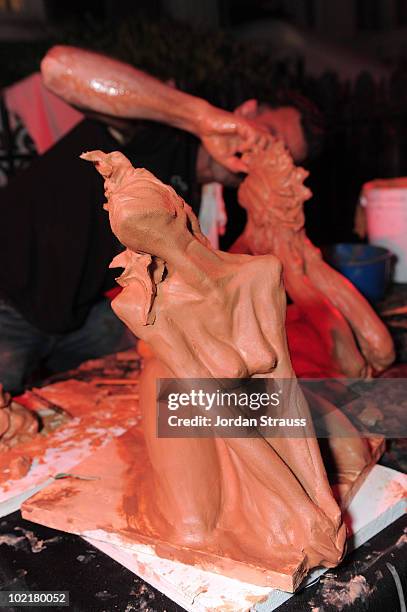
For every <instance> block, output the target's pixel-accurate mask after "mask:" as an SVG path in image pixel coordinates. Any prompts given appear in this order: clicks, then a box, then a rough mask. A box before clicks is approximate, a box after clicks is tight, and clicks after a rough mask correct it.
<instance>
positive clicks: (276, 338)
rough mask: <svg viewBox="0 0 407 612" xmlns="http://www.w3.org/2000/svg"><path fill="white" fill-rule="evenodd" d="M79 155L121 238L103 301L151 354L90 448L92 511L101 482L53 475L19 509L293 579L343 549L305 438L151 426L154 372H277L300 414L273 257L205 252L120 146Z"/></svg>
mask: <svg viewBox="0 0 407 612" xmlns="http://www.w3.org/2000/svg"><path fill="white" fill-rule="evenodd" d="M83 157H84V158H85V159H87V160H89V161H92V162H93V163H94V164H95V166H96V168H97V170H98V171H99V172H100V173H101V174H102V175H103V176H104V178H105V193H106V197H107V204H106V205H105V208H106V209H107V210H108V212H109V217H110V223H111V226H112V230H113V232H114V233H115V234H116V236H117V237H118V238H119V240H120V241H121V242H122V244H124V245H125V246H126V247H127V249H126V251H125V252H123V253H122V254H120V255H119V256H117V257H116V258H115V259H114V260H113V262H112V265H113V266H120V267H123V268H124V271H123V273H122V274H121V276H120V277H119V278H118V282H119V284H120V285H121V286H122V287H123V290H122V292H121V293H120V294H119V295H118V297H116V298H115V300H114V301H113V309H114V310H115V312H116V313H117V314H118V316H119V317H120V318H121V319H122V320H123V321H124V322H125V323H126V324H127V325H128V326H129V328H130V329H131V330H132V331H133V332H134V333H135V335H136V336H137V337H139V338H141V339H142V340H143V341H145V342H146V343H147V345H148V346H149V347H150V349H151V351H152V356H151V357H150V358H146V359H145V367H144V370H143V372H142V375H141V378H140V385H139V394H140V409H141V411H142V415H143V436H142V437H141V439H140V436H139V434H137V436H138V437H137V436H135V438H134V439H131V438H130V439H129V437H128V436H127V437H126V436H125V437H123V438H121V440H120V441H119V442H114V443H113V444H112V445H110V446H109V449H110V451H109V452H111V453H112V457H109V458H105V459H104V460H102V458H101V457H100V458H99V460H96V459H95V462H96V463H95V466H94V469H95V470H96V474H98V473H99V474H100V470H102V472H103V471H104V470H103V469H102V468H101V466H102V463H103V461H107V465H108V467H107V468H106V470H105V471H104V472H105V473H106V474H108V473H110V472H111V473H113V471H114V470H118V472H120V474H118V475H117V477H116V476H115V478H114V482H115V485H114V491H113V492H112V498H111V500H108V499H105V503H104V504H102V510H100V512H102V514H101V515H100V516H99V518H97V515H95V506H94V504H95V496H94V495H93V494H92V495H88V496H86V494H83V492H84V491H85V492H86V491H87V490H88V489H89V488H91V490H92V491H93V492H95V489H94V488H95V487H96V488H99V489H100V495H102V491H103V489H104V485H103V479H102V480H101V481H100V482H99V481H93V482H88V483H83V482H79V481H78V482H74V483H56V484H55V485H52V486H51V487H50V488H48V489H46V490H45V491H43V492H41V493H40V494H39V495H37V496H35V497H34V498H32V500H30V501H29V502H27V503H26V504H25V506H24V515H25V516H26V517H27V518H30V520H38V521H39V522H44V521H48V522H47V524H52V525H53V526H58V525H59V526H60V527H61V526H62V528H66V529H68V530H75V529H76V530H77V531H78V530H79V531H81V532H83V531H84V530H89V529H97V528H99V529H105V530H106V529H107V530H109V531H113V532H115V533H121V534H123V532H124V531H126V537H127V538H130V539H131V540H132V541H133V542H144V543H150V544H151V545H153V546H154V547H155V550H156V552H157V553H158V554H161V555H163V556H168V557H169V558H173V559H177V560H179V561H182V562H184V563H190V564H194V565H197V566H199V567H203V568H206V569H210V570H211V571H217V572H220V573H224V574H226V575H229V576H233V577H236V578H239V579H241V580H246V581H249V582H253V583H257V584H262V585H269V586H275V587H279V588H282V589H285V590H293V589H295V588H296V587H297V586H298V584H299V582H300V581H301V579H302V577H303V575H304V574H305V573H306V572H307V571H308V570H309V569H310V568H312V567H314V566H317V565H324V566H326V567H332V566H335V565H336V564H337V563H338V562H339V561H340V559H341V558H342V555H343V551H344V542H345V535H346V534H345V527H344V525H343V524H342V519H341V513H340V510H339V508H338V506H337V504H336V502H335V500H334V498H333V495H332V491H331V489H330V486H329V483H328V480H327V476H326V471H325V468H324V465H323V462H322V459H321V454H320V450H319V447H318V442H317V440H316V439H315V438H313V437H307V438H305V437H304V438H298V437H297V438H296V439H289V438H287V437H280V438H267V439H266V438H262V437H259V438H228V439H219V438H217V439H213V438H206V439H203V438H176V439H175V438H158V437H157V435H156V380H157V379H158V378H163V377H173V378H192V377H195V378H211V379H219V378H229V377H234V378H237V377H240V378H249V377H253V376H262V377H264V378H270V379H273V378H281V379H287V380H286V383H287V384H286V388H285V391H284V393H285V406H286V407H288V409H289V410H290V412H291V414H292V415H295V416H297V417H300V418H301V417H306V418H308V417H309V412H308V406H307V403H306V401H305V398H304V396H303V395H302V393H301V392H300V391H299V389H298V387H297V385H296V384H295V375H294V372H293V369H292V366H291V362H290V357H289V353H288V348H287V341H286V335H285V310H286V298H285V291H284V286H283V284H282V270H281V264H280V262H279V261H278V260H277V258H276V257H274V256H273V255H265V256H258V257H253V256H248V255H235V254H230V253H223V252H221V251H214V250H213V249H212V248H211V247H210V246H209V244H208V242H207V240H206V238H205V237H204V236H203V235H202V234H201V232H200V228H199V224H198V221H197V219H196V217H195V216H194V214H193V213H192V211H191V209H190V207H189V206H188V205H187V204H186V203H185V202H184V201H183V200H182V199H181V198H180V197H179V196H177V194H176V193H175V192H174V190H173V189H172V188H171V187H169V186H166V185H164V184H162V183H161V182H160V181H159V180H158V179H156V178H155V177H154V176H153V175H152V174H151V173H149V172H147V171H146V170H142V169H134V168H133V167H132V166H131V164H130V162H129V161H128V160H127V159H126V158H125V157H124V156H123V155H122V154H121V153H117V152H115V153H111V154H109V155H105V154H104V153H102V152H100V151H94V152H91V153H87V154H84V155H83ZM136 438H137V439H136ZM144 445H145V448H144V451H143V447H144ZM105 450H106V449H105ZM104 452H105V451H104ZM113 455H114V457H113ZM117 456H120V457H121V459H120V461H119V463H116V465H115V464H114V462H115V461H116V459H115V457H116V458H117ZM98 466H99V467H98ZM79 467H80V466H79ZM91 467H92V466H90V465H89V462H87V465H86V471H87V472H89V470H90V468H91ZM83 469H84V468H83ZM92 469H93V468H92ZM98 469H99V472H98V471H97V470H98ZM76 471H77V470H76ZM109 478H110V477H109ZM71 489H72V490H71ZM89 490H90V489H89ZM78 491H80V493H78ZM102 498H103V499H104V497H101V499H102ZM61 500H62V501H61ZM61 507H62V508H65V519H64V520H62V519H61V518H60V512H59V513H58V512H57V511H58V509H59V511H61ZM98 508H100V506H99V505H98ZM68 510H69V512H68ZM98 513H99V510H98ZM68 515H69V521H67V518H66V517H68ZM59 520H62V524H61V522H58V521H59ZM129 534H130V535H129Z"/></svg>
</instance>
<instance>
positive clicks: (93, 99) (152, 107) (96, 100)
mask: <svg viewBox="0 0 407 612" xmlns="http://www.w3.org/2000/svg"><path fill="white" fill-rule="evenodd" d="M41 72H42V75H43V79H44V83H45V85H46V86H47V87H48V88H49V89H50V90H51V91H52V92H53V93H55V94H57V95H58V96H60V97H61V98H63V99H64V100H65V101H66V102H68V103H70V104H73V105H74V106H77V107H79V108H82V109H88V110H92V111H95V112H97V113H101V114H103V115H110V116H115V117H120V118H123V119H149V120H153V121H159V122H162V123H166V124H169V125H171V126H173V127H177V128H180V129H183V130H186V131H188V132H191V133H192V134H194V135H196V136H198V137H199V138H200V139H201V140H202V142H203V144H204V145H205V147H206V149H207V150H208V152H209V153H210V154H211V155H212V156H213V157H214V158H215V159H216V160H217V161H218V162H220V163H221V164H223V165H224V166H226V167H227V168H229V169H230V170H232V171H234V172H240V171H243V172H244V171H246V170H247V166H246V164H245V162H244V161H243V160H241V159H240V158H239V157H237V155H236V154H237V153H243V152H245V151H249V150H250V149H251V148H252V146H253V145H254V144H256V145H257V146H266V145H267V143H268V139H269V136H268V133H267V132H266V131H265V130H264V129H263V128H262V127H259V126H256V125H255V124H253V123H250V122H249V121H248V120H246V119H245V118H243V117H239V116H237V115H234V114H233V113H229V112H227V111H223V110H221V109H218V108H216V107H214V106H212V105H211V104H209V103H208V102H206V101H205V100H202V99H201V98H196V97H194V96H191V95H189V94H186V93H183V92H181V91H178V90H177V89H174V88H173V87H170V86H168V85H165V84H164V83H162V82H161V81H159V80H158V79H155V78H153V77H151V76H149V75H148V74H145V73H144V72H142V71H140V70H137V69H136V68H133V67H132V66H130V65H129V64H124V63H122V62H120V61H117V60H115V59H112V58H109V57H106V56H103V55H99V54H98V53H93V52H91V51H85V50H83V49H78V48H76V47H68V46H55V47H53V48H52V49H50V51H48V53H47V54H46V56H45V57H44V59H43V60H42V63H41Z"/></svg>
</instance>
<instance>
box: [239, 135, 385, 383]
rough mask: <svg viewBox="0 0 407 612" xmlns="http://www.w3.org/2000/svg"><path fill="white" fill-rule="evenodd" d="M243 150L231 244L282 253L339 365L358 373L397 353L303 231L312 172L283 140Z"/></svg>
mask: <svg viewBox="0 0 407 612" xmlns="http://www.w3.org/2000/svg"><path fill="white" fill-rule="evenodd" d="M244 158H245V161H246V162H247V164H248V166H249V174H248V176H247V177H246V179H245V180H244V181H243V183H242V184H241V186H240V188H239V194H238V195H239V202H240V203H241V205H242V206H243V207H244V208H245V209H246V210H247V213H248V221H247V225H246V227H245V230H244V232H243V234H242V235H241V236H240V238H239V239H238V240H237V241H236V242H235V244H234V245H233V246H232V248H231V252H233V253H250V254H253V255H265V254H268V253H270V254H273V255H276V256H277V257H278V258H279V259H280V261H281V262H282V264H283V270H284V283H285V286H286V289H287V292H288V294H289V296H290V297H291V299H292V300H293V302H294V304H295V305H296V306H297V307H298V308H299V309H300V311H301V315H302V317H303V318H304V319H306V320H307V321H308V323H309V324H310V325H311V326H312V327H314V329H315V330H316V331H317V333H319V335H320V337H321V340H322V341H323V342H325V344H326V348H327V351H328V353H329V355H330V358H331V360H332V362H333V363H334V364H336V366H337V370H338V372H341V373H342V374H343V375H346V376H349V377H359V376H367V375H370V373H371V372H372V370H373V371H379V372H380V371H381V370H384V369H385V368H386V367H387V366H389V365H390V364H391V362H392V361H393V359H394V350H393V343H392V340H391V336H390V334H389V332H388V330H387V328H386V327H385V326H384V324H383V323H382V322H381V321H380V319H379V317H378V316H377V315H376V314H375V312H374V311H373V309H372V308H371V306H370V305H369V304H368V302H367V301H366V300H365V299H364V298H363V297H362V295H361V294H360V293H359V292H358V290H357V289H356V288H355V287H354V286H353V285H352V284H351V283H350V282H349V281H348V280H347V279H345V278H344V277H343V276H342V275H341V274H340V273H339V272H336V271H335V270H333V269H332V268H331V267H330V266H329V265H328V264H327V263H326V262H325V261H324V260H323V259H322V256H321V253H320V251H319V249H317V248H316V247H315V246H314V245H313V244H312V243H311V242H310V240H309V239H308V238H307V236H306V233H305V229H304V211H303V205H304V202H305V201H306V200H308V199H309V198H310V197H311V195H312V194H311V192H310V190H309V189H308V188H307V187H306V186H305V185H304V184H303V181H304V179H305V178H306V177H307V175H308V173H307V172H306V171H305V170H304V169H303V168H299V167H296V166H295V165H294V163H293V161H292V158H291V156H290V154H289V153H288V151H287V150H286V149H285V147H284V145H283V144H282V143H281V142H278V141H276V142H275V143H274V144H273V145H272V146H269V147H268V148H267V150H264V149H262V150H259V151H258V152H257V153H256V152H254V153H251V154H247V155H245V156H244ZM355 337H356V340H357V343H356V341H355ZM359 348H360V351H359Z"/></svg>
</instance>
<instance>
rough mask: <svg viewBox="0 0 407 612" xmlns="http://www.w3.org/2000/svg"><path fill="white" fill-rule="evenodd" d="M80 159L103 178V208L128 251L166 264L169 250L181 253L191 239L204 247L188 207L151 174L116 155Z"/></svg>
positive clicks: (93, 154)
mask: <svg viewBox="0 0 407 612" xmlns="http://www.w3.org/2000/svg"><path fill="white" fill-rule="evenodd" d="M81 157H82V158H83V159H86V160H88V161H91V162H93V163H94V164H95V167H96V169H97V170H98V172H99V173H100V174H101V175H102V176H103V177H104V179H105V196H106V198H107V203H106V204H105V206H104V208H105V209H106V210H107V211H108V212H109V219H110V224H111V227H112V230H113V232H114V234H115V235H116V236H117V237H118V239H119V240H120V242H121V243H122V244H124V245H125V246H126V247H128V248H129V249H130V250H131V251H134V252H137V253H147V254H149V255H152V256H156V257H160V258H162V259H164V260H166V257H167V255H168V253H169V252H170V251H171V249H177V250H179V249H184V248H185V247H186V245H187V244H188V242H190V241H191V240H193V239H194V238H196V239H198V240H199V241H200V242H202V243H203V244H207V241H206V238H205V237H204V236H203V234H202V233H201V231H200V228H199V223H198V220H197V218H196V217H195V215H194V213H193V212H192V209H191V208H190V206H188V204H186V203H185V202H184V200H183V199H182V198H180V197H179V196H178V195H177V193H176V192H175V191H174V189H172V187H170V186H169V185H164V183H162V182H161V181H160V180H159V179H157V178H156V177H155V176H154V175H153V174H151V172H148V171H147V170H145V169H143V168H133V166H132V165H131V163H130V161H129V160H128V159H127V158H126V157H125V156H124V155H123V154H122V153H119V152H117V151H115V152H113V153H109V154H106V153H103V152H102V151H91V152H89V153H83V154H82V155H81Z"/></svg>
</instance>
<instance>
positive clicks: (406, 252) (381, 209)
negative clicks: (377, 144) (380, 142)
mask: <svg viewBox="0 0 407 612" xmlns="http://www.w3.org/2000/svg"><path fill="white" fill-rule="evenodd" d="M361 203H362V205H363V206H365V208H366V222H367V235H368V238H369V242H370V243H371V244H376V245H377V246H382V247H385V248H387V249H389V250H390V251H392V253H394V255H396V257H397V262H396V265H395V270H394V280H395V281H396V282H397V283H406V282H407V177H406V178H404V177H403V178H396V179H378V180H375V181H370V182H369V183H365V184H364V185H363V191H362V198H361Z"/></svg>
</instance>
